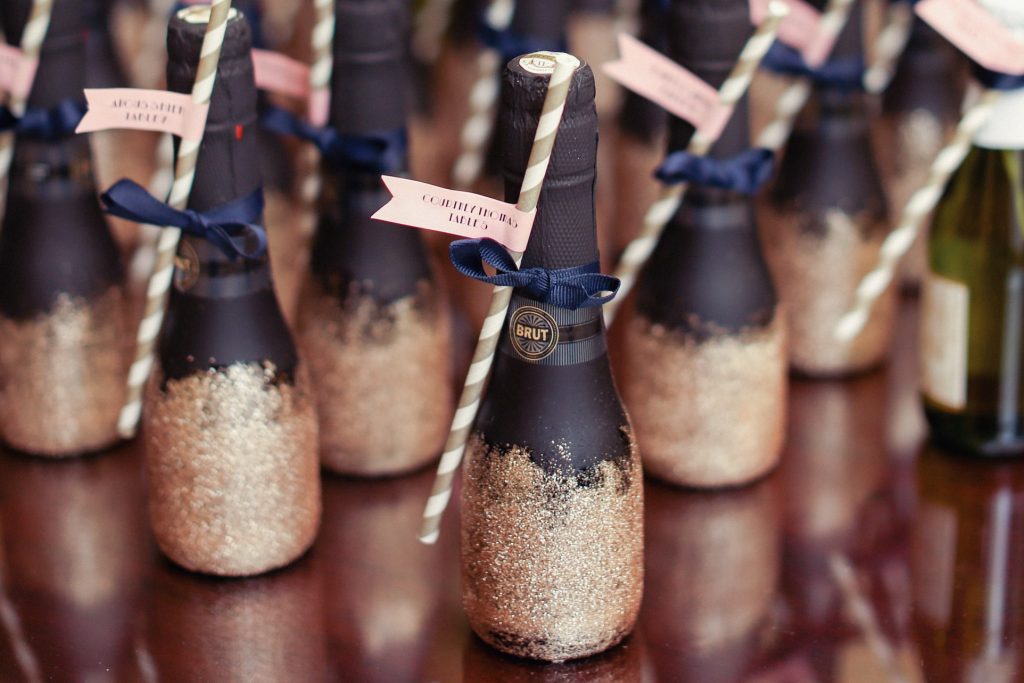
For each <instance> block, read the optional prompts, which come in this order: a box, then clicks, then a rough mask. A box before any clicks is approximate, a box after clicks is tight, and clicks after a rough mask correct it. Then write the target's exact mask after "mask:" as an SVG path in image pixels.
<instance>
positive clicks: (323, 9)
mask: <svg viewBox="0 0 1024 683" xmlns="http://www.w3.org/2000/svg"><path fill="white" fill-rule="evenodd" d="M334 1H335V0H314V2H313V10H314V12H315V16H314V21H313V35H312V46H313V64H312V66H311V67H310V70H309V93H310V96H309V106H310V111H309V115H310V116H309V118H310V122H311V123H312V124H313V125H315V126H323V125H325V124H326V123H327V121H323V120H318V118H321V117H322V116H323V114H325V113H326V111H319V112H318V111H316V109H317V108H318V107H321V108H323V109H325V110H326V109H327V104H328V102H330V97H331V74H332V72H333V70H334V28H335V26H334V24H335V12H334ZM320 159H321V155H320V151H319V150H318V149H317V148H316V146H315V145H312V144H310V145H306V146H305V147H304V148H303V151H302V156H301V158H300V161H301V166H302V170H301V173H300V178H301V180H300V181H299V199H300V201H301V202H302V205H303V207H304V208H306V210H307V217H308V218H309V220H308V224H307V225H304V226H303V234H302V235H301V237H302V238H303V239H306V240H307V241H308V239H309V238H310V237H312V235H313V232H314V231H315V229H316V212H315V210H314V208H313V207H314V205H315V204H316V201H317V199H319V197H320V190H321V189H322V187H323V178H322V177H321V176H320ZM307 250H308V245H307V248H306V249H303V252H305V251H307ZM302 260H303V262H305V261H307V260H308V257H306V256H303V259H302Z"/></svg>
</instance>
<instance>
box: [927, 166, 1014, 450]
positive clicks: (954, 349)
mask: <svg viewBox="0 0 1024 683" xmlns="http://www.w3.org/2000/svg"><path fill="white" fill-rule="evenodd" d="M1022 164H1024V152H1022V151H1021V150H996V149H986V148H983V147H978V146H976V147H974V148H973V149H972V151H971V152H970V154H969V155H968V156H967V158H966V159H965V161H964V163H963V165H962V166H961V168H960V169H959V170H958V171H957V173H956V174H955V175H954V177H953V179H952V180H951V181H950V184H949V186H948V187H947V189H946V193H945V194H944V196H943V198H942V200H941V201H940V203H939V205H938V207H937V208H936V211H935V217H934V220H933V223H932V233H931V236H930V239H929V245H928V258H929V271H928V274H927V276H926V280H925V286H924V302H923V309H922V321H921V325H922V327H921V334H922V337H921V343H922V348H921V370H922V375H921V377H922V392H923V401H924V408H925V415H926V417H927V419H928V423H929V426H930V428H931V434H932V436H933V438H935V439H936V441H937V442H939V443H941V444H944V445H946V446H948V447H951V448H955V449H959V450H963V451H967V452H970V453H974V454H981V455H1019V454H1021V453H1024V402H1022V398H1024V396H1022V387H1021V370H1022V358H1024V339H1022V321H1024V236H1022V230H1024V181H1022V175H1021V174H1022V168H1024V167H1022Z"/></svg>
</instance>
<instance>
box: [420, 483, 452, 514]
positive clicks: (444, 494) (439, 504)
mask: <svg viewBox="0 0 1024 683" xmlns="http://www.w3.org/2000/svg"><path fill="white" fill-rule="evenodd" d="M451 496H452V491H451V489H448V490H446V491H441V492H440V493H435V494H434V495H432V496H431V497H430V498H428V499H427V507H426V509H425V510H424V511H423V515H424V516H425V517H434V516H436V515H440V514H441V513H442V512H444V509H445V508H446V507H448V499H449V498H451Z"/></svg>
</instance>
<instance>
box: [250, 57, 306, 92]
mask: <svg viewBox="0 0 1024 683" xmlns="http://www.w3.org/2000/svg"><path fill="white" fill-rule="evenodd" d="M252 65H253V70H254V71H255V75H256V87H257V88H259V89H260V90H266V91H268V92H272V93H276V94H278V95H284V96H285V97H295V98H299V99H306V98H308V97H309V66H308V65H306V64H303V63H302V62H300V61H299V60H297V59H292V58H291V57H288V56H287V55H283V54H281V53H279V52H271V51H270V50H253V51H252Z"/></svg>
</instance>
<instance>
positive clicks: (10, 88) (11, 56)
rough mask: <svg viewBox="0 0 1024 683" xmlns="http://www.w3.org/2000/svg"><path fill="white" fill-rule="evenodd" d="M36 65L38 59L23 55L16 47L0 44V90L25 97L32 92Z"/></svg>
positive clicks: (19, 97) (21, 97)
mask: <svg viewBox="0 0 1024 683" xmlns="http://www.w3.org/2000/svg"><path fill="white" fill-rule="evenodd" d="M38 65H39V60H37V59H29V58H27V57H25V56H24V55H23V54H22V53H21V50H19V49H18V48H16V47H13V46H11V45H0V90H2V91H4V92H8V93H10V94H11V95H13V96H14V97H17V98H18V99H25V98H26V97H28V94H29V93H30V92H32V82H33V81H35V78H36V67H37V66H38Z"/></svg>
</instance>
